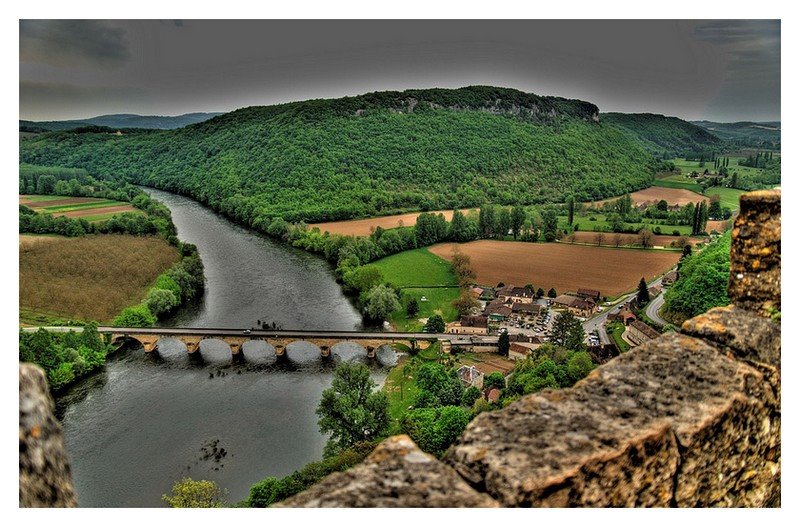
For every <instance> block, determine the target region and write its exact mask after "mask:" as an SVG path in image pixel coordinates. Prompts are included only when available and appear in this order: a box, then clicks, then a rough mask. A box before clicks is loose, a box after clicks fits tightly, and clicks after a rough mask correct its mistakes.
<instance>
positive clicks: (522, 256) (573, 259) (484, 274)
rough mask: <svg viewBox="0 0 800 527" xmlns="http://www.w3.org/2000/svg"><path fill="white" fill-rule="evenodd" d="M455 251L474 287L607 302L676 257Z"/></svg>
mask: <svg viewBox="0 0 800 527" xmlns="http://www.w3.org/2000/svg"><path fill="white" fill-rule="evenodd" d="M454 245H456V244H452V243H444V244H438V245H434V246H433V247H431V248H430V251H431V252H432V253H434V254H436V255H438V256H441V257H442V258H445V259H448V258H450V257H451V255H452V253H453V247H454ZM460 247H461V251H462V252H463V253H464V254H467V255H469V256H470V257H471V258H472V266H473V268H474V269H475V271H476V273H477V275H478V277H477V282H478V283H481V284H487V285H496V284H497V283H499V282H503V283H505V284H514V285H520V286H522V285H526V284H533V286H534V287H537V288H538V287H542V288H543V289H545V290H548V289H549V288H551V287H554V288H555V289H556V291H557V292H558V293H559V294H560V293H564V292H569V291H576V290H577V289H578V288H579V287H586V288H590V289H597V290H599V291H600V293H601V294H602V295H603V296H607V297H609V298H614V297H617V296H619V295H621V294H623V293H625V292H627V291H632V290H633V289H635V287H636V285H637V284H638V282H639V279H640V278H642V277H644V278H645V279H646V280H650V279H652V278H655V277H657V276H658V275H660V274H661V273H663V272H664V271H666V270H668V269H669V268H670V267H672V266H673V265H675V264H676V263H677V262H678V259H679V258H680V256H681V253H680V252H679V251H661V250H636V249H616V248H611V247H589V246H584V245H569V244H563V243H527V242H504V241H495V240H479V241H475V242H469V243H464V244H460Z"/></svg>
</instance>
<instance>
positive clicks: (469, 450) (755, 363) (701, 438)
mask: <svg viewBox="0 0 800 527" xmlns="http://www.w3.org/2000/svg"><path fill="white" fill-rule="evenodd" d="M741 207H742V209H741V214H740V216H739V217H738V218H737V221H736V224H735V227H734V231H733V243H732V251H731V252H732V257H731V278H730V283H729V296H730V298H731V300H732V301H733V305H731V306H727V307H724V308H717V309H712V310H711V311H709V312H707V313H705V314H703V315H701V316H699V317H696V318H694V319H691V320H689V321H687V322H686V323H685V324H684V325H683V327H682V328H681V333H680V334H678V333H672V334H666V335H663V336H661V337H660V338H659V339H657V340H654V341H651V342H649V343H647V344H644V345H642V346H639V347H637V348H635V349H634V350H632V351H631V352H629V353H626V354H623V355H622V356H620V357H617V358H615V359H613V360H611V361H610V362H608V363H607V364H605V365H603V366H601V367H599V368H597V369H596V370H595V371H594V372H592V373H591V374H590V375H589V376H588V377H587V378H585V379H584V380H582V381H581V382H579V383H578V384H577V385H575V386H574V387H573V388H570V389H567V390H557V391H545V392H541V393H539V394H535V395H530V396H527V397H524V398H522V399H521V400H519V401H517V402H515V403H513V404H511V405H509V406H508V407H507V408H505V409H503V410H500V411H496V412H488V413H483V414H481V415H479V416H478V417H477V418H476V419H474V420H473V421H472V422H471V423H470V424H469V426H468V427H467V429H466V430H465V432H464V434H463V435H462V437H461V438H459V439H458V440H457V441H456V443H455V444H454V445H453V446H452V447H451V448H450V449H449V450H448V451H447V452H446V454H445V456H444V457H443V459H442V460H441V461H435V460H432V458H428V462H427V465H426V468H425V477H424V485H419V484H417V482H418V481H419V478H421V474H420V472H419V470H418V468H417V467H416V466H414V465H410V464H408V463H405V462H403V461H401V460H400V458H402V455H386V452H387V451H391V448H394V446H392V445H397V444H402V445H403V449H404V450H403V451H404V452H418V451H417V450H416V447H414V446H413V443H410V440H409V439H408V438H407V437H405V436H403V437H402V438H390V439H388V440H386V442H384V443H383V444H382V445H381V446H379V447H378V449H377V450H376V452H375V454H373V456H371V458H370V459H368V461H367V463H365V464H363V465H360V466H357V467H355V468H353V469H351V470H349V471H348V472H345V473H342V474H337V475H334V476H330V477H328V478H327V479H325V480H323V481H322V482H320V483H319V484H317V485H315V486H314V487H312V488H311V489H309V490H308V491H306V492H304V493H302V494H299V495H297V496H295V497H294V498H292V499H290V500H289V501H287V502H285V503H284V504H283V505H284V506H310V507H314V506H351V505H357V506H369V507H373V506H375V507H381V506H387V505H392V506H399V507H417V506H434V507H435V506H442V505H444V506H454V505H457V504H459V501H461V500H463V503H462V504H465V505H472V504H473V503H475V500H477V499H478V498H477V497H476V496H475V494H474V492H478V493H480V495H483V496H484V497H485V498H486V499H491V500H495V501H496V502H497V503H499V504H500V505H502V506H535V507H574V506H579V507H585V506H592V507H610V506H624V507H668V506H673V507H710V506H725V507H729V506H746V507H763V506H775V505H779V503H780V466H781V463H780V446H781V436H780V424H781V410H780V393H781V392H780V347H781V342H780V325H779V323H777V322H775V321H774V319H775V317H774V314H775V313H776V311H778V310H780V193H779V192H773V191H769V192H757V193H752V194H748V195H745V196H743V197H742V201H741ZM415 455H420V456H421V455H422V454H421V453H420V454H415ZM454 473H455V474H457V475H458V477H459V478H461V480H462V481H459V479H458V478H455V479H454ZM440 478H441V479H440ZM387 479H388V481H390V482H392V483H391V484H390V485H389V488H388V489H387V487H386V486H385V485H384V484H383V482H384V481H385V480H387ZM462 482H466V483H467V484H468V485H469V487H470V488H471V489H473V491H474V492H473V493H464V492H463V491H459V492H458V493H457V494H448V495H447V499H446V500H444V499H442V495H441V494H439V493H432V492H431V491H430V489H432V488H433V489H440V488H441V489H443V488H448V487H449V488H458V489H463V486H461V485H460V483H462Z"/></svg>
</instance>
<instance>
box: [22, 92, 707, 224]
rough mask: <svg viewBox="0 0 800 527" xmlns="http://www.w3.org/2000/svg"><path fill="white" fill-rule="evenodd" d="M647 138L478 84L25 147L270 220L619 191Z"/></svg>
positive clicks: (641, 176) (31, 157)
mask: <svg viewBox="0 0 800 527" xmlns="http://www.w3.org/2000/svg"><path fill="white" fill-rule="evenodd" d="M689 126H692V127H693V125H689ZM710 137H712V140H717V139H716V138H714V137H713V136H710ZM645 144H648V143H646V141H643V140H642V139H640V138H639V137H638V136H637V135H635V134H634V133H632V132H630V131H628V130H626V129H624V128H622V127H620V126H617V125H612V124H608V123H605V122H604V120H603V119H601V118H600V117H599V112H598V109H597V106H595V105H594V104H592V103H589V102H585V101H578V100H569V99H564V98H560V97H543V96H538V95H534V94H530V93H524V92H521V91H518V90H513V89H508V88H496V87H490V86H472V87H468V88H461V89H455V90H450V89H423V90H407V91H403V92H397V91H390V92H376V93H369V94H365V95H360V96H357V97H345V98H341V99H320V100H309V101H302V102H295V103H288V104H281V105H275V106H260V107H249V108H243V109H240V110H237V111H234V112H230V113H226V114H223V115H220V116H217V117H215V118H213V119H209V120H207V121H203V122H201V123H197V124H193V125H189V126H186V127H184V128H180V129H177V130H165V131H135V130H133V131H125V132H124V133H122V134H121V135H116V134H112V133H108V131H98V130H94V131H91V130H87V131H85V132H81V133H76V132H71V133H65V132H52V133H46V134H39V135H37V136H35V137H31V138H28V139H26V140H25V141H21V143H20V159H21V161H22V162H25V163H32V164H37V165H48V166H65V167H80V168H85V169H86V170H88V171H89V172H90V173H91V174H92V175H94V176H98V177H103V176H106V175H108V176H112V175H113V176H121V177H125V178H127V179H128V180H130V181H131V182H134V183H138V184H144V185H150V186H153V187H156V188H162V189H166V190H171V191H177V192H180V193H183V194H186V195H189V196H192V197H194V198H196V199H198V200H199V201H201V202H203V203H206V204H208V205H209V206H211V207H212V208H214V209H216V210H218V211H221V212H223V213H224V214H226V215H228V216H229V217H232V218H235V219H236V220H238V221H240V222H241V223H244V224H249V225H253V226H256V227H257V228H260V229H264V228H265V225H267V224H269V222H271V221H272V220H273V219H274V218H276V217H280V218H283V219H285V220H287V221H299V220H305V221H307V222H318V221H326V220H338V219H348V218H354V217H363V216H371V215H381V214H383V215H385V214H391V213H395V212H402V211H408V210H420V209H422V210H436V209H445V208H451V207H456V206H457V207H475V206H480V205H482V204H485V203H487V202H493V203H499V204H517V203H521V204H536V203H553V202H558V201H562V200H564V198H565V197H566V196H567V195H568V194H574V195H575V198H576V199H577V200H579V201H589V200H595V199H601V198H607V197H611V196H617V195H620V194H624V193H625V192H631V191H634V190H638V189H641V188H644V187H647V186H649V184H650V183H651V182H652V178H653V174H654V173H655V171H656V169H657V165H658V162H657V161H656V159H655V158H654V157H653V156H652V155H650V154H649V153H648V152H647V150H646V149H645V148H644V147H643V145H645Z"/></svg>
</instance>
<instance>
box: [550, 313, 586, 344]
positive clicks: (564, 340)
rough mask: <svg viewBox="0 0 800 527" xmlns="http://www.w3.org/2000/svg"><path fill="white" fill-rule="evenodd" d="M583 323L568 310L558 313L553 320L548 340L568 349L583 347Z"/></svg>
mask: <svg viewBox="0 0 800 527" xmlns="http://www.w3.org/2000/svg"><path fill="white" fill-rule="evenodd" d="M583 338H584V332H583V325H582V324H581V321H580V320H578V319H577V318H575V315H573V314H572V313H570V312H569V311H563V312H561V313H559V314H558V315H557V316H556V318H555V320H554V321H553V329H552V332H551V337H550V342H552V343H553V344H555V345H556V346H561V347H562V348H567V349H568V350H580V349H583Z"/></svg>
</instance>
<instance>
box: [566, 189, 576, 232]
mask: <svg viewBox="0 0 800 527" xmlns="http://www.w3.org/2000/svg"><path fill="white" fill-rule="evenodd" d="M574 219H575V196H573V195H572V194H570V195H569V196H567V225H569V226H570V227H572V222H573V220H574Z"/></svg>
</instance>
